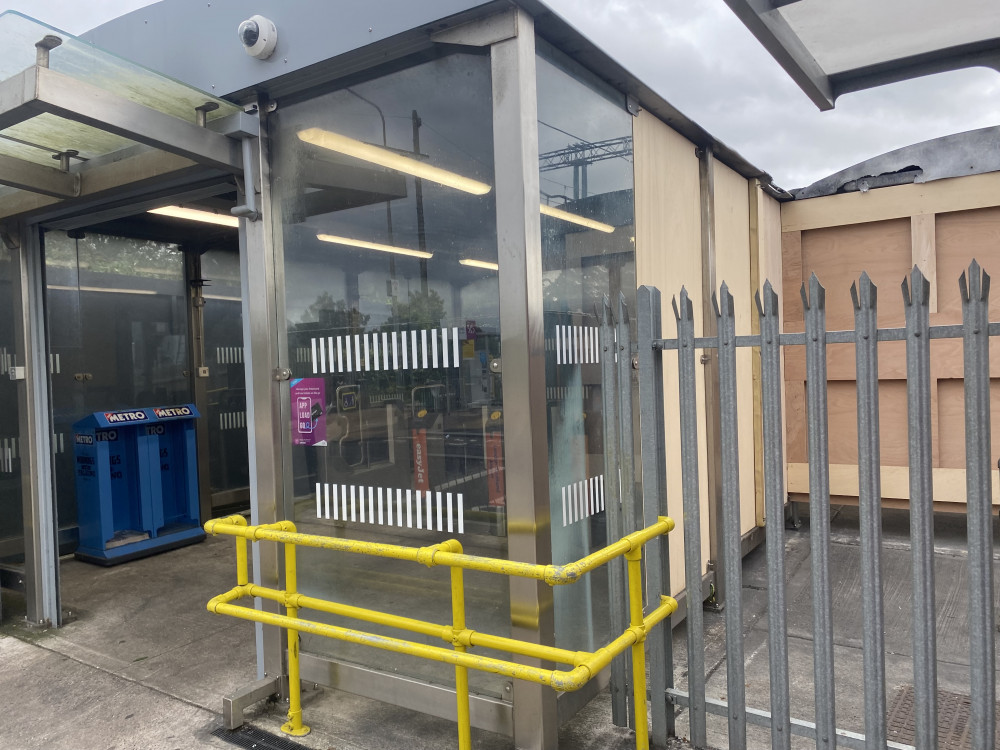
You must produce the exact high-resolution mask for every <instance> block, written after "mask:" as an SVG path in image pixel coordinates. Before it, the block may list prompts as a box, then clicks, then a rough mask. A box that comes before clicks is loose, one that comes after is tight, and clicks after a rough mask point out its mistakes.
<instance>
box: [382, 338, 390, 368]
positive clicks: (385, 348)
mask: <svg viewBox="0 0 1000 750" xmlns="http://www.w3.org/2000/svg"><path fill="white" fill-rule="evenodd" d="M382 369H383V370H388V369H389V333H388V332H387V331H382Z"/></svg>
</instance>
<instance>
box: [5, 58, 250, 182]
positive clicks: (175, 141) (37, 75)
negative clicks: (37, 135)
mask: <svg viewBox="0 0 1000 750" xmlns="http://www.w3.org/2000/svg"><path fill="white" fill-rule="evenodd" d="M39 114H50V115H55V116H57V117H62V118H64V119H67V120H71V121H73V122H79V123H82V124H84V125H89V126H91V127H94V128H97V129H99V130H103V131H105V132H108V133H113V134H115V135H119V136H121V137H123V138H128V139H130V140H133V141H136V142H138V143H143V144H145V145H147V146H152V147H153V148H157V149H160V150H162V151H167V152H169V153H172V154H176V155H178V156H183V157H186V158H189V159H193V160H194V161H196V162H198V163H200V164H204V165H206V166H210V167H215V168H217V169H223V170H225V171H227V172H233V173H236V174H242V172H243V159H242V156H241V155H240V148H239V144H238V143H237V142H235V141H233V140H232V139H230V138H227V137H226V136H225V135H221V134H220V133H216V132H214V131H212V130H210V129H208V128H202V127H199V126H197V125H195V124H193V123H189V122H185V121H184V120H181V119H178V118H176V117H173V116H172V115H167V114H164V113H162V112H158V111H156V110H155V109H150V108H149V107H144V106H143V105H141V104H137V103H136V102H133V101H131V100H130V99H125V98H123V97H121V96H118V95H117V94H114V93H112V92H110V91H107V90H105V89H102V88H98V87H97V86H92V85H91V84H89V83H87V82H86V81H82V80H80V79H78V78H73V77H71V76H67V75H64V74H62V73H58V72H56V71H54V70H49V69H48V68H40V67H38V66H35V67H32V68H28V69H27V70H25V71H22V72H21V73H18V74H17V75H15V76H12V77H10V78H8V79H7V80H5V81H3V82H0V130H3V129H6V128H8V127H10V126H11V125H16V124H17V123H20V122H24V121H25V120H29V119H31V118H32V117H35V116H36V115H39Z"/></svg>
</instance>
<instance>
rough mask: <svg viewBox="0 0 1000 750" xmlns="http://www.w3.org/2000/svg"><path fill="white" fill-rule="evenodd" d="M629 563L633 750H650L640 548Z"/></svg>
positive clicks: (629, 555)
mask: <svg viewBox="0 0 1000 750" xmlns="http://www.w3.org/2000/svg"><path fill="white" fill-rule="evenodd" d="M625 559H626V560H627V561H628V607H629V614H630V623H629V625H630V626H631V629H632V630H633V631H635V635H636V641H635V643H633V644H632V682H633V689H632V702H633V704H634V707H635V750H649V725H648V724H647V723H646V652H645V650H644V649H645V640H646V628H645V625H644V623H643V616H642V547H638V546H637V547H636V548H635V549H632V550H629V551H628V552H626V553H625Z"/></svg>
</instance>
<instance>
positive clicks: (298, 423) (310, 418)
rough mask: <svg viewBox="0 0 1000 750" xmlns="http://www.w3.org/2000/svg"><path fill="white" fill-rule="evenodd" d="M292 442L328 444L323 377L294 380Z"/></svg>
mask: <svg viewBox="0 0 1000 750" xmlns="http://www.w3.org/2000/svg"><path fill="white" fill-rule="evenodd" d="M292 444H293V445H326V386H325V384H324V382H323V378H298V379H297V380H293V381H292Z"/></svg>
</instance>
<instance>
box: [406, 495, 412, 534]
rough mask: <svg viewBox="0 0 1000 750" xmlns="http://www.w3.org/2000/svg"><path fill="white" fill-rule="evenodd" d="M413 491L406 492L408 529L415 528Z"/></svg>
mask: <svg viewBox="0 0 1000 750" xmlns="http://www.w3.org/2000/svg"><path fill="white" fill-rule="evenodd" d="M412 500H413V497H412V491H411V490H407V491H406V528H408V529H412V528H413V504H412Z"/></svg>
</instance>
